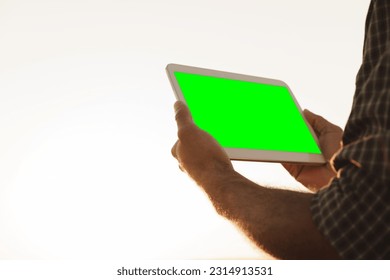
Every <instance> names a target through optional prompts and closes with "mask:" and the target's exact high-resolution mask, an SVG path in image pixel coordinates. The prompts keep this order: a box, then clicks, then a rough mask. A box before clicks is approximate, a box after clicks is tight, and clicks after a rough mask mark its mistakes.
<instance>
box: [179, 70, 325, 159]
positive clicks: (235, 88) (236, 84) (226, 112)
mask: <svg viewBox="0 0 390 280" xmlns="http://www.w3.org/2000/svg"><path fill="white" fill-rule="evenodd" d="M174 75H175V77H176V79H177V81H178V84H179V86H180V89H181V91H182V93H183V96H184V99H185V101H186V103H187V105H188V107H189V108H190V111H191V113H192V116H193V119H194V122H195V123H196V124H197V125H198V126H199V127H200V128H201V129H203V130H206V131H207V132H209V133H210V134H211V135H213V136H214V138H215V139H216V140H217V141H218V142H219V143H220V144H221V145H222V147H225V148H245V149H256V150H269V151H285V152H305V153H313V154H320V153H321V151H320V149H319V148H318V145H317V144H316V142H315V140H314V139H313V137H312V135H311V133H310V131H309V129H308V127H307V126H306V124H305V121H304V120H303V118H302V115H301V114H300V112H299V110H298V108H297V106H296V105H295V103H294V100H293V98H292V97H291V95H290V93H289V91H288V89H287V88H286V87H284V86H275V85H267V84H260V83H254V82H247V81H239V80H232V79H226V78H219V77H211V76H204V75H199V74H190V73H183V72H174Z"/></svg>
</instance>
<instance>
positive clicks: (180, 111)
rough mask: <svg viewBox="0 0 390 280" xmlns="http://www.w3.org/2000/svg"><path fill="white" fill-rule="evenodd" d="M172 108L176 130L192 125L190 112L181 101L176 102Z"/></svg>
mask: <svg viewBox="0 0 390 280" xmlns="http://www.w3.org/2000/svg"><path fill="white" fill-rule="evenodd" d="M174 108H175V115H176V116H175V117H176V123H177V128H178V130H180V129H181V128H184V127H186V126H188V125H191V124H193V123H194V121H193V120H192V117H191V113H190V110H189V109H188V107H187V105H186V104H184V102H183V101H176V102H175V105H174Z"/></svg>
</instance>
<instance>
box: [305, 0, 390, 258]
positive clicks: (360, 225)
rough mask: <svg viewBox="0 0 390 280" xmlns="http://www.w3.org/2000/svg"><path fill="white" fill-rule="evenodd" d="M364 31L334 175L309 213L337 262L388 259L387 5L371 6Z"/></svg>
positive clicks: (384, 2) (389, 73)
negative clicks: (330, 245)
mask: <svg viewBox="0 0 390 280" xmlns="http://www.w3.org/2000/svg"><path fill="white" fill-rule="evenodd" d="M365 32H366V34H365V42H364V51H363V63H362V66H361V67H360V70H359V72H358V75H357V79H356V92H355V96H354V100H353V105H352V110H351V114H350V116H349V119H348V122H347V125H346V127H345V130H344V135H343V148H342V149H341V151H340V152H339V153H338V154H337V156H336V158H335V160H334V167H335V168H336V170H338V176H337V178H335V179H334V180H333V181H332V182H331V183H330V185H329V187H328V188H325V189H323V190H321V191H319V192H318V193H316V194H315V196H314V198H313V201H312V208H311V210H312V215H313V220H314V222H315V223H316V225H317V227H318V228H319V230H320V231H321V232H322V233H323V234H324V235H325V236H326V237H327V238H328V239H329V241H330V242H331V244H332V245H333V246H334V247H335V248H336V250H338V252H339V253H340V255H341V256H342V257H344V258H346V259H390V191H389V189H390V1H387V0H376V1H375V0H373V1H371V4H370V8H369V11H368V15H367V20H366V29H365Z"/></svg>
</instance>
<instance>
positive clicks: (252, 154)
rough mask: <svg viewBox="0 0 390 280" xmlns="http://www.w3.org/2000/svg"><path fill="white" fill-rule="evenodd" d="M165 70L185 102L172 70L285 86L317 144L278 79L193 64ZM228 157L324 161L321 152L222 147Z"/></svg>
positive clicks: (308, 161) (169, 67)
mask: <svg viewBox="0 0 390 280" xmlns="http://www.w3.org/2000/svg"><path fill="white" fill-rule="evenodd" d="M166 71H167V74H168V77H169V81H170V82H171V85H172V88H173V91H174V93H175V96H176V99H177V100H181V101H183V102H185V99H184V96H183V93H182V92H181V89H180V87H179V84H178V83H177V80H176V78H175V75H174V72H185V73H192V74H200V75H205V76H213V77H220V78H227V79H234V80H240V81H249V82H255V83H263V84H269V85H278V86H283V87H286V88H287V89H288V91H289V93H290V95H291V97H292V99H293V100H294V103H295V105H296V106H297V108H298V109H299V112H300V114H301V115H302V117H303V119H304V121H305V123H306V125H307V126H308V128H309V130H310V133H311V134H312V136H313V138H314V139H315V141H316V143H317V145H318V146H319V144H318V139H317V137H316V135H315V133H314V132H313V129H312V128H311V126H310V125H309V124H308V122H307V120H306V119H305V117H304V116H303V114H302V109H301V107H300V106H299V104H298V102H297V100H296V98H295V96H294V95H293V93H292V91H291V89H290V88H289V86H288V85H287V84H286V83H285V82H283V81H280V80H274V79H268V78H262V77H255V76H248V75H243V74H235V73H230V72H223V71H217V70H211V69H204V68H198V67H193V66H186V65H179V64H168V65H167V67H166ZM224 150H225V151H226V153H227V154H228V156H229V158H230V159H232V160H245V161H265V162H291V163H305V164H324V163H325V162H326V161H325V159H324V157H323V155H322V154H310V153H293V152H279V151H267V150H252V149H241V148H234V149H233V148H224Z"/></svg>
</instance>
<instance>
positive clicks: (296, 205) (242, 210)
mask: <svg viewBox="0 0 390 280" xmlns="http://www.w3.org/2000/svg"><path fill="white" fill-rule="evenodd" d="M211 177H212V176H210V177H209V178H211ZM201 187H202V188H203V189H204V190H205V192H206V193H207V194H208V196H209V197H210V199H211V201H212V202H213V204H214V206H215V208H216V210H217V212H218V213H219V214H220V215H222V216H224V217H226V218H228V219H229V220H231V221H233V222H234V223H236V225H237V226H238V227H240V228H241V229H242V230H243V231H244V233H245V234H246V235H247V236H248V237H249V238H250V239H252V240H253V241H254V242H255V244H256V245H257V246H258V247H260V248H261V249H263V250H265V251H266V252H268V253H270V254H271V255H273V256H275V257H277V258H282V259H313V258H314V259H320V258H331V259H334V258H338V255H337V253H336V252H335V251H334V249H333V248H332V247H331V246H330V245H329V243H328V242H327V240H325V239H324V237H323V236H322V235H321V234H320V232H319V231H318V230H317V228H316V227H315V225H314V223H313V222H312V219H311V213H310V203H311V198H312V194H309V193H300V192H294V191H289V190H281V189H271V188H265V187H261V186H259V185H257V184H255V183H253V182H251V181H250V180H248V179H246V178H245V177H243V176H242V175H240V174H238V173H237V172H234V171H232V172H229V173H227V174H226V175H225V176H221V175H219V177H217V178H213V179H211V180H208V181H207V182H204V183H202V184H201Z"/></svg>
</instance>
